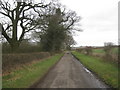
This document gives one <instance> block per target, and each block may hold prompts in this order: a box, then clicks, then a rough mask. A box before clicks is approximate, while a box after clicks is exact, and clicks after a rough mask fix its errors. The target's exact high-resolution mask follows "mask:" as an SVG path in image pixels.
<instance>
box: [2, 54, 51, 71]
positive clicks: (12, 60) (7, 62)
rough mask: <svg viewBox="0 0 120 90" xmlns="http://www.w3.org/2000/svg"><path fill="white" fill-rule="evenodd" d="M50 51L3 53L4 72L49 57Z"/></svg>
mask: <svg viewBox="0 0 120 90" xmlns="http://www.w3.org/2000/svg"><path fill="white" fill-rule="evenodd" d="M49 56H50V54H49V53H48V52H39V53H25V54H23V53H22V54H3V55H2V70H3V73H5V72H8V71H9V72H10V71H11V70H14V69H15V68H17V67H19V66H22V65H24V64H27V63H30V62H32V61H35V60H41V59H43V58H46V57H49Z"/></svg>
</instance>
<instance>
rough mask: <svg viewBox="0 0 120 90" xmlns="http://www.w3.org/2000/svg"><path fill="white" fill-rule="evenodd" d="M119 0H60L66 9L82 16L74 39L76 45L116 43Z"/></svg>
mask: <svg viewBox="0 0 120 90" xmlns="http://www.w3.org/2000/svg"><path fill="white" fill-rule="evenodd" d="M119 1H120V0H60V2H61V3H62V4H63V5H65V6H66V7H67V8H68V9H71V10H73V11H76V13H77V14H78V15H79V16H81V17H82V19H81V21H80V24H81V26H80V28H81V29H83V32H76V34H75V35H74V39H75V41H76V42H77V44H76V46H103V45H104V42H113V43H114V44H118V2H119Z"/></svg>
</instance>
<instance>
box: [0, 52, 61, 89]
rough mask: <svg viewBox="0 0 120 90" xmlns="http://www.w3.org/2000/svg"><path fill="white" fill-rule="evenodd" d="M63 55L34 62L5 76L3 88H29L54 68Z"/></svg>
mask: <svg viewBox="0 0 120 90" xmlns="http://www.w3.org/2000/svg"><path fill="white" fill-rule="evenodd" d="M62 55H63V54H57V55H55V56H52V57H50V58H48V59H46V60H41V61H37V62H34V63H32V64H30V65H26V66H24V67H22V68H21V69H17V70H15V71H13V72H11V73H10V74H8V75H4V76H3V77H2V78H3V86H2V87H3V88H27V87H29V86H30V85H32V84H33V83H34V82H36V81H37V80H38V79H40V78H42V77H43V76H44V75H45V73H46V72H47V71H48V70H49V68H50V67H52V66H53V65H54V64H55V63H56V62H57V61H58V60H59V59H60V57H61V56H62Z"/></svg>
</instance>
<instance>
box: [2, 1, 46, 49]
mask: <svg viewBox="0 0 120 90" xmlns="http://www.w3.org/2000/svg"><path fill="white" fill-rule="evenodd" d="M25 1H26V2H17V1H16V0H14V1H13V2H7V1H4V0H0V15H3V16H4V17H5V18H6V20H4V21H3V22H2V23H1V24H0V25H1V27H2V30H1V31H2V35H3V36H4V37H5V38H6V40H7V41H8V42H9V44H10V46H11V48H12V51H15V50H16V49H17V48H18V47H19V45H20V43H21V41H22V40H23V37H24V36H25V33H27V32H29V31H31V30H34V29H35V27H36V26H35V25H33V23H34V22H35V18H36V17H38V16H42V14H41V11H42V9H44V8H45V7H47V5H44V4H43V3H37V4H35V3H33V2H31V1H32V0H30V1H29V0H25ZM18 27H20V28H21V30H22V33H21V35H20V37H19V38H18V29H19V28H18Z"/></svg>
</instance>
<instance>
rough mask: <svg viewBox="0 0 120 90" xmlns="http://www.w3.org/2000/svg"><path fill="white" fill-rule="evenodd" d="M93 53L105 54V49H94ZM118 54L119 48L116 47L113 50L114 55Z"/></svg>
mask: <svg viewBox="0 0 120 90" xmlns="http://www.w3.org/2000/svg"><path fill="white" fill-rule="evenodd" d="M92 51H93V53H103V54H105V51H104V49H103V48H100V49H92ZM117 53H118V48H117V47H114V48H112V54H117Z"/></svg>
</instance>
